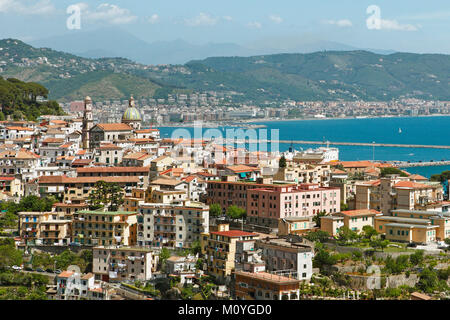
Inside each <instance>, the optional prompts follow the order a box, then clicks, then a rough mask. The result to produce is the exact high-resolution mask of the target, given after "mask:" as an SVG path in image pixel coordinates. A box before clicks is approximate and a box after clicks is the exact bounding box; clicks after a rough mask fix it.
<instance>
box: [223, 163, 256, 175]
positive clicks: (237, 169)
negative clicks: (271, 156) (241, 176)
mask: <svg viewBox="0 0 450 320" xmlns="http://www.w3.org/2000/svg"><path fill="white" fill-rule="evenodd" d="M226 168H227V169H228V170H231V171H233V172H236V173H240V172H252V171H260V169H259V168H255V167H249V166H245V165H242V164H238V165H235V166H228V167H226Z"/></svg>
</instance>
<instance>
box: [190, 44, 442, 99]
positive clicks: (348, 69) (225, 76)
mask: <svg viewBox="0 0 450 320" xmlns="http://www.w3.org/2000/svg"><path fill="white" fill-rule="evenodd" d="M187 66H188V67H189V68H190V69H191V70H194V72H193V74H191V75H190V76H189V81H191V82H193V83H194V85H193V86H194V87H200V86H201V85H202V83H205V82H207V83H208V86H207V87H208V88H209V89H210V90H213V89H219V88H220V89H222V90H236V91H239V92H243V93H244V94H245V95H246V96H247V97H251V98H254V99H257V98H258V96H259V95H263V96H265V97H267V98H276V97H280V96H282V97H286V98H291V99H296V100H329V99H338V98H342V99H351V100H354V99H362V100H391V99H394V98H399V97H401V96H404V97H417V98H423V99H436V100H449V99H450V90H449V89H450V72H449V71H450V56H448V55H437V54H423V55H419V54H409V53H395V54H391V55H378V54H374V53H371V52H366V51H349V52H338V51H335V52H317V53H311V54H279V55H268V56H256V57H250V58H238V57H230V58H208V59H205V60H201V61H191V62H189V63H188V64H187Z"/></svg>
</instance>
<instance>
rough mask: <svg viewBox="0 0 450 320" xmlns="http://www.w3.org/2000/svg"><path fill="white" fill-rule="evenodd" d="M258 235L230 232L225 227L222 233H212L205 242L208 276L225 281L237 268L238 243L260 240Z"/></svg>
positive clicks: (237, 231)
mask: <svg viewBox="0 0 450 320" xmlns="http://www.w3.org/2000/svg"><path fill="white" fill-rule="evenodd" d="M258 237H259V235H258V234H256V233H251V232H245V231H240V230H229V228H228V226H224V228H223V229H222V230H221V231H215V232H211V233H210V234H209V235H208V236H207V237H206V238H207V240H204V242H205V243H204V245H203V247H204V248H205V250H206V260H207V266H208V274H209V275H212V276H214V277H216V278H217V279H218V280H219V281H225V280H226V279H227V278H228V277H229V276H231V272H232V271H233V270H234V267H235V258H236V257H235V254H236V242H237V241H242V240H253V239H258Z"/></svg>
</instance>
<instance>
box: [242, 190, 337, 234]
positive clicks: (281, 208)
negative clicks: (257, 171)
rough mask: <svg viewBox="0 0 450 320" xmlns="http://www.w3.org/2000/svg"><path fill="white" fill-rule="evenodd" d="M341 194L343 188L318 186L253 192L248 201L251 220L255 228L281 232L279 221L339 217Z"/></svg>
mask: <svg viewBox="0 0 450 320" xmlns="http://www.w3.org/2000/svg"><path fill="white" fill-rule="evenodd" d="M340 192H341V191H340V189H339V188H321V187H320V186H319V185H314V184H300V185H298V186H286V187H284V186H279V187H276V188H256V189H251V190H248V192H247V198H246V200H247V206H246V210H247V217H248V218H247V219H248V221H249V222H250V223H253V224H257V225H264V226H268V227H272V228H277V227H278V221H279V219H284V218H290V217H313V216H314V215H316V214H318V213H319V212H326V213H336V212H338V211H339V210H340V205H341V204H340V197H341V196H340Z"/></svg>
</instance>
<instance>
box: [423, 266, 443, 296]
mask: <svg viewBox="0 0 450 320" xmlns="http://www.w3.org/2000/svg"><path fill="white" fill-rule="evenodd" d="M416 287H417V288H419V289H420V290H422V291H423V292H426V293H433V292H434V291H441V290H442V289H445V287H446V283H445V281H440V280H439V277H438V275H437V272H436V271H435V270H433V269H432V268H429V267H427V268H425V269H423V270H422V272H421V273H420V276H419V281H418V282H417V284H416Z"/></svg>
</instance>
